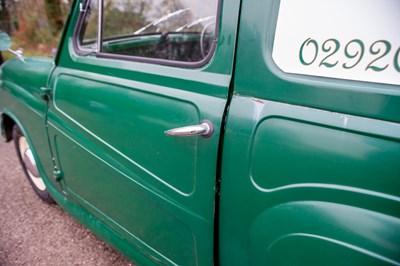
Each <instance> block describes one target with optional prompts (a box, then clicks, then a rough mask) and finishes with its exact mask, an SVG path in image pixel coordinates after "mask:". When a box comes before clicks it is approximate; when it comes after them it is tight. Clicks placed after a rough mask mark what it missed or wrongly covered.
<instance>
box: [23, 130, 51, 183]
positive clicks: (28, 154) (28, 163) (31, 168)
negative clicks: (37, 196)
mask: <svg viewBox="0 0 400 266" xmlns="http://www.w3.org/2000/svg"><path fill="white" fill-rule="evenodd" d="M19 152H20V154H21V157H22V159H23V161H24V164H25V167H26V171H27V172H28V175H29V178H30V179H31V180H32V182H33V183H34V184H35V186H36V187H37V188H38V189H39V190H41V191H44V190H46V185H45V184H44V182H43V179H42V178H41V177H40V174H39V171H38V169H37V166H36V161H35V159H34V158H33V154H32V150H31V148H30V146H29V144H28V142H27V141H26V138H25V137H20V138H19Z"/></svg>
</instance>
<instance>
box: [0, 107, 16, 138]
mask: <svg viewBox="0 0 400 266" xmlns="http://www.w3.org/2000/svg"><path fill="white" fill-rule="evenodd" d="M14 125H15V121H14V119H13V118H11V116H9V115H8V114H6V113H2V114H1V116H0V127H1V137H2V139H3V141H4V142H10V141H11V140H12V139H13V137H12V129H13V126H14Z"/></svg>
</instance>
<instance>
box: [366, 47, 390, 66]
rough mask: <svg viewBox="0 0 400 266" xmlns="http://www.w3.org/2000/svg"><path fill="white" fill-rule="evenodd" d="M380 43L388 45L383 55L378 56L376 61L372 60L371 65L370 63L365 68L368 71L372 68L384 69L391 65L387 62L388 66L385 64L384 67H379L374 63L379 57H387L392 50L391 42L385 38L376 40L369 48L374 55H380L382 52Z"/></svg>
mask: <svg viewBox="0 0 400 266" xmlns="http://www.w3.org/2000/svg"><path fill="white" fill-rule="evenodd" d="M379 43H383V44H384V45H385V47H386V50H385V51H384V52H383V54H382V55H381V56H379V57H378V58H376V59H375V60H374V61H372V62H371V63H369V65H368V66H367V68H366V69H365V70H366V71H367V70H368V69H372V70H374V71H383V70H385V69H386V68H387V67H388V66H389V65H388V64H387V65H386V66H384V67H377V66H374V65H373V64H374V63H375V62H376V61H378V60H379V59H381V58H383V57H385V56H386V55H387V54H388V53H389V52H390V50H391V49H392V45H391V44H390V42H388V41H385V40H380V41H376V42H374V43H373V44H372V45H371V48H370V49H369V51H370V52H371V54H373V55H378V54H379V53H380V52H381V48H379V47H377V45H378V44H379Z"/></svg>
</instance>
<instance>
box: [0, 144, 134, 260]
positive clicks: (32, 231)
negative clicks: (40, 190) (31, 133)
mask: <svg viewBox="0 0 400 266" xmlns="http://www.w3.org/2000/svg"><path fill="white" fill-rule="evenodd" d="M13 265H29V266H30V265H33V266H35V265H46V266H47V265H51V266H53V265H54V266H57V265H85V266H86V265H87V266H90V265H96V266H97V265H102V266H103V265H133V264H131V263H130V262H129V261H128V260H127V259H126V258H124V257H123V256H122V255H121V254H120V253H118V252H117V251H115V250H113V249H112V248H111V247H110V246H109V245H108V244H106V243H104V242H103V241H101V240H99V239H98V238H97V237H96V236H95V235H93V234H92V233H91V232H90V231H89V230H88V229H86V228H85V227H83V226H82V225H80V224H79V223H78V222H77V221H76V220H74V218H72V217H71V216H69V215H68V214H67V213H66V212H65V211H64V210H62V209H61V208H60V207H59V206H57V205H55V204H54V205H48V204H46V203H44V202H43V201H42V200H40V199H39V197H37V196H36V194H35V193H34V191H33V190H32V189H31V187H30V185H29V182H28V180H27V179H26V177H25V176H24V174H23V172H22V169H21V167H20V166H19V163H18V159H17V156H16V153H15V150H14V144H13V143H12V142H10V143H4V142H2V141H1V140H0V266H13Z"/></svg>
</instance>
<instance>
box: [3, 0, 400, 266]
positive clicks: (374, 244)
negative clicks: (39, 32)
mask: <svg viewBox="0 0 400 266" xmlns="http://www.w3.org/2000/svg"><path fill="white" fill-rule="evenodd" d="M240 4H241V7H240V8H239V5H240ZM278 8H279V2H278V1H272V0H263V1H255V0H246V1H242V3H240V1H239V0H232V1H231V0H230V1H223V2H222V5H221V12H222V13H221V18H220V19H221V22H220V28H219V35H218V36H219V37H218V45H217V48H216V51H215V54H214V56H213V57H212V58H211V60H210V62H208V63H207V64H205V65H204V66H202V67H200V68H184V67H171V66H163V65H157V64H151V63H142V62H136V61H127V60H117V59H109V58H101V57H96V56H95V55H93V54H91V55H84V56H79V55H77V54H76V53H75V51H74V49H73V33H74V30H75V23H76V21H77V19H78V15H79V1H75V2H74V3H73V4H72V11H71V12H70V16H69V17H68V20H67V24H66V27H65V31H64V33H63V35H62V39H61V43H60V45H59V49H58V54H57V55H56V58H55V59H53V58H45V57H31V58H30V57H28V58H23V59H12V60H9V61H8V62H7V63H5V64H4V65H3V66H2V70H1V71H2V72H1V77H2V79H1V88H0V113H1V121H2V123H1V126H2V132H3V133H4V135H7V134H6V132H9V130H10V126H11V125H12V123H11V122H10V121H14V123H17V124H18V125H19V126H20V127H21V129H22V131H23V133H24V134H25V135H26V136H27V139H28V142H29V144H30V146H31V147H32V149H33V153H34V156H35V158H36V159H37V161H38V162H39V164H38V168H39V172H40V173H41V175H42V176H43V177H44V181H45V183H46V185H47V187H48V189H49V192H50V194H51V195H52V196H53V198H54V199H55V200H56V201H57V202H58V204H60V206H62V207H63V208H64V209H66V210H67V211H68V212H70V213H71V214H72V215H73V216H74V217H75V218H76V219H78V220H79V221H80V222H82V223H83V224H84V225H85V226H87V227H89V228H90V229H91V230H93V231H94V232H95V233H96V234H97V235H99V236H100V237H102V238H103V239H105V240H106V241H108V242H110V243H111V244H112V245H113V246H114V247H115V248H117V249H119V250H120V251H121V252H122V253H123V254H125V255H126V256H127V257H129V258H131V259H132V260H133V261H135V262H137V263H138V264H139V265H150V264H179V265H211V264H213V263H215V264H221V265H264V264H269V265H294V264H297V265H321V264H323V265H326V264H328V265H341V264H349V263H350V264H360V265H375V264H377V265H380V264H389V265H390V264H392V265H400V192H399V189H398V188H399V185H400V183H399V180H400V164H399V159H400V124H399V122H400V108H399V106H400V96H399V93H398V92H399V86H392V85H382V84H375V83H367V82H355V81H346V80H336V79H328V78H320V77H319V78H317V77H312V76H301V75H290V74H286V73H283V72H282V71H281V70H279V68H278V67H277V66H276V65H275V64H274V62H273V60H272V57H271V54H272V50H271V49H272V43H273V37H274V31H275V25H276V19H277V11H278ZM239 10H240V22H239V21H238V17H239ZM238 23H239V25H238ZM237 29H238V30H237ZM176 37H179V35H177V36H176ZM193 40H194V41H195V42H196V41H198V40H196V38H194V39H191V41H193ZM136 41H137V40H135V42H130V41H128V42H126V43H111V42H110V43H109V46H108V47H105V48H106V49H122V48H121V47H126V46H130V45H135V46H136V45H138V46H137V47H140V45H141V43H140V42H139V43H137V42H136ZM144 41H151V38H150V37H149V38H147V39H146V38H144ZM142 44H143V43H142ZM236 47H237V48H236ZM139 50H140V49H139ZM235 53H236V54H235ZM233 69H234V73H233ZM232 77H233V78H232ZM49 90H51V92H49ZM46 95H49V98H50V100H49V102H48V103H49V105H48V108H49V109H48V110H47V103H46V101H45V100H44V99H43V98H46V97H45V96H46ZM225 110H227V113H226V114H225ZM46 114H47V115H46ZM224 115H225V117H224ZM46 119H47V125H48V131H46V127H45V123H46ZM204 119H207V120H210V121H211V122H212V123H213V125H214V134H213V135H212V137H211V138H203V137H169V136H165V135H164V131H165V130H168V129H171V128H176V127H182V126H187V125H195V124H199V123H200V122H201V121H202V120H204ZM225 120H226V124H225ZM6 137H7V136H6ZM6 140H9V138H6ZM51 154H54V157H55V165H56V167H57V170H59V171H60V172H57V171H56V173H57V177H58V178H59V179H60V180H59V181H56V180H54V179H53V178H52V176H53V172H54V170H55V169H54V166H53V163H52V155H51ZM219 178H220V179H219ZM219 182H220V189H221V190H220V191H218V190H217V189H218V187H219ZM216 192H217V195H216ZM218 192H219V193H218ZM215 199H217V201H216V200H215ZM215 222H217V227H215ZM217 260H218V261H217Z"/></svg>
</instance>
